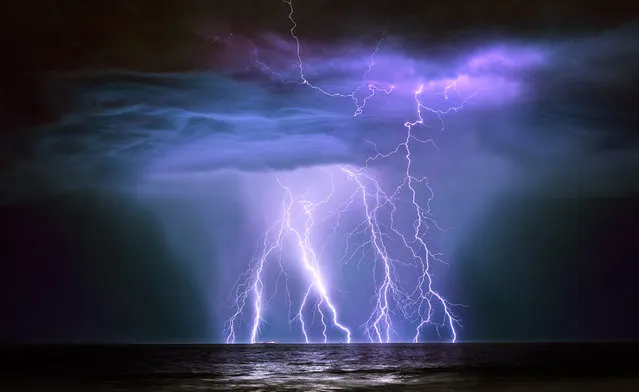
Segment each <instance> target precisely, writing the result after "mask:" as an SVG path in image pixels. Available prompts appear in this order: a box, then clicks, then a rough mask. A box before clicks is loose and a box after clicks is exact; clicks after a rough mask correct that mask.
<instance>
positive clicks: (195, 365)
mask: <svg viewBox="0 0 639 392" xmlns="http://www.w3.org/2000/svg"><path fill="white" fill-rule="evenodd" d="M27 390H28V391H82V390H87V391H88V390H99V391H201V390H214V391H217V390H246V391H286V390H294V391H336V390H379V391H435V392H437V391H539V390H543V391H639V344H636V343H614V344H611V343H588V344H583V343H578V344H577V343H571V344H567V343H561V344H556V343H553V344H548V343H544V344H389V345H376V344H352V345H284V344H281V345H280V344H266V345H253V346H251V345H191V346H182V345H168V346H155V345H133V346H3V347H0V391H27Z"/></svg>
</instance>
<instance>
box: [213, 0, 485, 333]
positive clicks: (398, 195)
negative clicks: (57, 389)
mask: <svg viewBox="0 0 639 392" xmlns="http://www.w3.org/2000/svg"><path fill="white" fill-rule="evenodd" d="M282 2H283V3H285V4H286V5H287V6H288V9H289V14H288V18H289V20H290V22H291V25H292V27H291V29H290V35H291V37H292V39H293V40H294V42H295V54H296V68H297V70H298V71H299V73H298V80H294V81H290V82H292V83H296V84H299V85H301V86H305V87H307V88H311V89H313V90H314V91H316V92H318V93H320V94H324V95H326V96H329V97H334V98H348V99H350V100H352V102H353V104H354V106H355V111H354V113H353V116H354V117H357V116H359V115H360V114H362V113H363V111H364V109H365V106H366V103H367V102H368V101H369V100H370V99H371V98H373V97H374V96H375V94H376V93H378V92H381V93H384V94H386V95H389V94H391V93H392V92H393V90H394V89H395V86H394V85H393V84H389V85H385V84H381V83H377V82H375V81H373V80H369V79H368V78H369V74H370V73H371V71H372V70H373V68H374V66H375V58H376V55H377V54H378V52H379V50H380V47H381V44H382V41H383V39H384V38H383V37H382V39H380V40H379V41H378V43H377V45H376V47H375V50H374V51H373V53H372V55H371V56H370V62H369V64H368V68H367V69H366V71H365V72H364V74H363V76H362V78H361V81H360V84H359V85H358V86H357V88H356V89H355V90H353V91H351V92H346V93H344V92H332V91H328V90H326V89H324V88H322V87H319V86H317V85H315V84H313V83H312V82H311V81H310V80H309V79H308V78H307V77H306V75H305V69H304V61H303V58H302V55H301V40H300V38H299V36H298V35H297V33H296V31H295V30H296V27H297V23H296V21H295V19H294V13H295V11H294V7H293V2H292V0H282ZM251 45H252V47H253V49H254V54H255V58H256V59H255V61H256V64H257V65H258V66H259V67H260V69H262V70H264V71H265V72H267V73H268V74H270V75H276V76H277V77H278V78H279V79H280V80H281V81H282V82H285V81H284V77H283V76H282V75H281V74H279V73H277V72H275V71H273V70H272V69H271V68H269V67H268V66H267V65H266V64H265V63H264V62H262V61H260V60H259V58H258V57H257V48H256V47H255V46H254V45H253V44H251ZM457 82H458V80H454V81H452V82H450V83H449V84H448V85H447V86H446V87H445V89H444V90H443V91H442V92H441V93H440V94H442V95H443V96H444V100H445V101H448V100H449V94H450V93H451V91H456V89H457ZM361 91H366V92H365V93H364V95H363V97H362V94H361ZM413 93H414V105H415V106H414V108H415V118H414V119H413V120H412V121H406V122H405V123H404V128H405V132H406V133H405V138H404V139H403V141H402V142H401V143H399V144H398V145H396V146H395V148H394V149H391V150H390V151H389V152H386V153H382V152H379V150H377V146H376V145H374V147H375V149H376V151H377V153H376V154H375V155H373V156H371V157H369V158H368V159H367V160H366V161H365V162H364V164H363V165H362V167H358V168H355V167H350V166H346V165H341V166H339V170H337V173H338V174H340V175H343V176H345V177H346V178H347V179H349V180H350V182H351V183H352V184H353V191H352V192H351V193H350V197H348V198H347V199H346V200H345V201H342V202H341V203H340V202H339V201H335V200H334V199H335V187H334V181H333V180H334V178H333V175H334V174H333V173H332V172H329V173H328V174H329V176H330V178H331V192H329V193H328V194H327V195H326V197H325V198H324V199H322V200H319V201H312V200H310V197H307V195H302V196H298V195H296V194H295V193H294V192H293V190H292V189H291V188H290V187H288V186H287V185H286V184H284V183H283V182H282V181H281V180H280V179H279V178H277V183H278V184H279V186H280V187H281V188H282V190H283V195H284V197H283V203H282V207H281V215H280V218H279V219H278V221H277V222H276V223H275V224H273V226H271V227H270V228H269V229H268V230H267V231H266V233H265V234H264V236H263V243H262V244H261V247H260V250H259V252H258V254H257V256H256V257H255V258H254V260H253V262H252V264H251V267H250V269H249V270H248V271H247V272H246V274H245V275H242V276H241V279H240V280H238V284H236V286H235V291H234V305H235V306H234V308H235V312H234V313H233V315H232V316H231V317H230V318H229V320H228V323H227V335H226V342H227V343H235V342H236V341H237V333H238V329H239V324H240V323H241V321H242V317H243V315H244V314H245V313H250V314H252V320H251V329H250V331H251V332H250V342H251V343H256V342H258V341H259V340H260V339H259V338H260V328H261V326H262V325H263V323H264V311H265V304H266V303H267V302H268V301H269V300H270V299H269V300H266V301H265V298H264V295H265V293H264V288H265V285H264V273H265V271H266V269H267V268H268V266H269V264H270V263H272V262H273V260H274V259H277V261H278V262H277V266H278V267H279V269H280V276H284V277H285V280H286V282H287V284H286V292H287V296H288V301H289V322H290V323H292V322H295V321H296V322H297V323H299V326H300V330H301V334H302V336H303V338H304V341H305V342H306V343H309V342H311V341H312V340H313V339H312V338H311V336H310V334H311V333H310V330H309V324H310V323H312V320H310V321H309V320H307V317H306V316H307V315H308V313H306V312H305V310H308V309H312V312H313V313H312V314H313V317H315V315H316V314H319V318H320V324H321V331H322V332H321V335H322V337H321V341H322V342H324V343H326V342H328V340H329V338H328V332H327V331H328V330H329V329H334V330H335V331H337V332H338V333H340V334H341V336H342V338H343V340H345V341H346V342H351V336H352V333H351V330H350V329H349V328H347V327H346V326H344V325H343V324H342V323H341V322H340V316H339V309H338V307H337V305H336V302H335V301H334V299H333V298H331V294H330V290H329V288H328V287H327V282H326V279H325V278H324V276H323V274H322V268H321V266H322V260H321V259H320V256H319V255H321V254H323V252H321V251H318V250H317V248H315V247H314V244H313V241H312V238H313V236H312V233H313V229H314V227H315V226H316V220H317V216H316V215H317V214H322V218H321V221H326V220H329V219H333V218H335V224H334V226H333V231H332V234H331V236H330V237H332V236H333V235H334V234H335V233H336V231H337V229H338V227H339V226H340V218H341V216H342V214H343V213H345V212H346V211H353V210H357V209H359V210H361V214H362V216H363V219H362V221H361V223H360V224H358V225H356V226H355V228H354V229H353V230H352V231H351V232H350V233H349V234H348V235H347V236H346V242H347V246H346V251H345V252H344V257H343V258H342V260H341V261H342V262H343V263H344V264H346V263H348V262H350V260H352V259H353V258H354V257H356V255H358V254H359V255H360V257H361V258H365V257H366V255H367V254H368V253H367V252H369V253H370V254H371V255H372V258H373V270H372V275H373V280H374V282H375V293H374V300H373V310H372V311H371V313H370V317H369V318H368V319H367V320H366V321H365V322H364V323H363V325H362V326H361V327H362V329H363V334H364V336H365V337H366V338H367V339H368V340H369V341H370V342H377V343H389V342H391V341H392V339H393V338H392V337H393V336H394V335H397V331H396V330H395V327H394V321H393V320H394V318H395V317H397V316H399V317H402V318H403V319H405V320H408V321H410V322H412V323H413V325H416V327H415V329H414V334H413V337H412V341H413V342H419V341H421V340H422V336H423V335H422V334H423V331H424V329H425V328H426V327H428V326H432V327H434V328H435V329H436V331H437V333H438V334H439V333H440V330H441V329H446V330H447V331H448V335H447V336H449V339H450V340H451V341H452V342H455V341H456V340H457V327H458V326H459V325H460V323H459V319H458V318H457V316H456V315H455V313H454V312H453V309H454V307H455V306H458V305H456V304H452V303H450V302H449V301H448V300H446V299H445V298H444V296H443V295H442V294H441V293H440V292H439V291H438V290H437V289H436V288H435V287H434V282H433V273H432V268H431V267H432V263H433V262H442V263H443V261H442V260H441V258H440V254H437V253H433V252H431V250H430V249H429V246H428V244H427V242H426V239H425V236H426V234H427V232H428V231H429V230H431V229H436V230H442V229H441V228H440V227H439V226H438V225H437V223H436V221H435V220H434V217H433V215H432V213H431V207H430V202H431V200H432V199H433V197H434V193H433V189H432V188H431V187H430V185H429V183H428V179H427V178H426V177H419V176H417V175H416V174H415V170H414V162H413V159H412V156H413V155H412V154H413V149H414V148H415V147H416V146H415V143H418V144H428V143H432V144H433V145H434V143H433V141H432V140H430V139H429V140H424V139H421V138H418V137H417V136H416V135H415V130H416V128H417V127H420V126H423V125H424V123H425V120H424V116H423V114H424V113H425V112H428V113H431V114H432V115H434V116H435V117H437V118H438V119H439V121H440V123H441V125H442V129H444V121H443V116H445V115H447V114H449V113H452V112H457V111H459V110H461V109H462V108H463V107H464V105H465V104H466V103H467V102H468V100H470V99H471V98H472V97H473V96H474V95H475V94H476V93H477V92H475V93H473V94H472V95H470V96H468V97H466V98H465V99H464V100H462V101H461V102H460V103H459V104H457V105H450V106H448V107H447V108H445V109H436V108H432V107H429V106H427V105H425V104H424V103H423V100H422V99H421V96H422V94H423V93H424V86H423V85H421V86H417V89H416V90H414V92H413ZM435 147H436V146H435ZM391 156H399V157H401V158H402V159H403V162H404V165H403V175H402V176H403V178H402V179H401V181H400V182H399V185H397V186H396V187H395V188H394V189H391V190H392V192H390V191H387V190H385V188H384V186H383V185H382V183H381V182H380V181H378V180H377V179H376V177H375V175H374V172H373V170H371V168H370V166H369V165H371V164H372V163H373V162H375V161H378V160H384V159H386V158H390V157H391ZM359 201H361V203H360V202H359ZM332 202H335V203H337V205H338V208H337V210H334V211H333V212H332V213H326V212H324V210H321V209H320V207H322V206H325V205H327V204H328V203H332ZM400 204H401V205H407V206H408V208H409V210H410V211H412V212H411V215H412V216H413V217H414V219H413V222H412V225H411V228H410V229H409V230H407V229H406V228H404V227H401V225H400V224H398V222H397V221H398V219H397V213H398V210H399V208H400ZM362 236H363V237H364V238H366V240H365V241H364V242H363V243H362V244H360V245H359V246H357V247H356V248H355V249H350V243H349V241H350V240H351V239H352V238H355V237H362ZM329 239H330V238H329ZM326 243H328V239H327V240H326ZM288 244H293V248H294V249H295V260H296V262H297V263H298V264H299V266H300V267H301V269H302V270H304V271H305V276H306V277H307V279H308V282H307V284H308V286H307V289H306V290H305V291H304V295H303V296H302V298H301V299H300V300H299V306H298V308H297V311H296V312H295V313H294V314H293V311H292V304H293V301H292V298H291V293H290V290H289V289H288V273H287V272H286V269H285V268H284V265H283V262H282V254H283V252H284V249H285V248H286V247H287V246H288ZM390 244H393V247H391V246H390ZM397 244H400V246H399V248H401V249H399V250H397ZM405 267H407V268H412V269H413V271H415V272H416V276H417V279H416V283H414V284H412V285H408V286H409V287H410V288H407V287H406V286H407V284H405V283H404V282H403V281H402V280H401V279H400V276H399V273H398V268H405ZM379 271H381V272H379ZM380 275H381V279H379V276H380ZM277 281H279V277H278V279H277ZM275 291H277V283H276V286H275ZM274 297H275V293H273V294H272V296H271V297H270V298H271V299H272V298H274ZM249 308H252V309H250V310H249Z"/></svg>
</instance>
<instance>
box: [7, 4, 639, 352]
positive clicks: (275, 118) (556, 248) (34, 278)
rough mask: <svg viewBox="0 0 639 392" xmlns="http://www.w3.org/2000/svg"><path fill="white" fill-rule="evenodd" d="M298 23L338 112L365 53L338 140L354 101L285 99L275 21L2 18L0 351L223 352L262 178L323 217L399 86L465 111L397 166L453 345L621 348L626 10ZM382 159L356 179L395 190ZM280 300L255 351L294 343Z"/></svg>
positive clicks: (350, 317)
mask: <svg viewBox="0 0 639 392" xmlns="http://www.w3.org/2000/svg"><path fill="white" fill-rule="evenodd" d="M293 4H294V7H295V14H294V18H295V21H296V23H297V28H296V30H295V32H296V34H297V36H299V39H300V42H301V56H302V58H303V59H304V64H305V75H306V76H307V77H308V78H309V80H311V81H312V83H313V84H315V85H318V86H321V87H322V88H323V89H326V90H327V91H352V90H353V89H354V88H356V87H357V86H358V84H359V83H360V81H361V79H362V75H363V73H364V72H365V71H366V69H367V65H368V64H369V62H370V58H371V54H372V53H373V52H374V51H375V48H376V44H377V43H378V41H379V40H380V38H381V37H382V36H384V37H385V38H384V40H383V42H382V44H381V45H380V46H379V51H378V52H377V54H376V56H377V57H376V63H375V67H374V68H373V69H372V71H371V72H370V74H369V75H368V76H369V77H370V78H371V79H374V80H376V81H378V82H379V83H380V84H382V85H385V86H390V85H393V86H394V90H393V92H392V93H391V94H388V95H386V94H383V93H379V94H376V95H375V96H374V97H372V98H371V99H370V100H368V101H367V103H366V107H365V108H364V109H363V112H362V114H361V115H359V116H357V117H353V112H354V110H355V106H354V105H353V101H352V100H351V99H349V98H346V99H344V98H339V97H337V98H334V97H327V96H325V95H322V94H321V93H320V92H317V91H315V90H313V89H311V88H309V87H308V86H301V85H298V84H295V83H282V80H296V78H298V79H299V70H298V69H297V68H296V64H297V63H296V53H295V41H294V40H293V37H292V36H291V35H290V32H289V30H290V29H291V27H292V25H291V21H290V20H289V19H288V14H289V9H288V6H287V5H286V4H284V3H282V2H281V1H279V0H255V1H252V0H251V1H237V0H233V1H227V0H208V1H207V0H175V1H172V0H154V1H150V0H149V1H147V0H112V1H109V2H104V1H75V0H66V1H65V0H63V1H45V2H32V1H13V0H12V1H10V2H9V4H8V5H4V6H3V8H5V9H6V10H5V11H3V12H0V15H2V16H0V18H1V20H0V22H1V23H0V29H2V37H3V38H2V39H1V40H0V43H1V44H0V45H2V46H1V47H0V49H1V50H2V54H3V60H2V61H1V62H0V63H1V65H0V70H1V72H0V320H1V321H0V342H30V343H35V342H55V343H69V342H84V343H89V342H90V343H96V342H97V343H102V342H106V343H189V342H223V341H225V338H226V336H227V331H225V330H224V328H225V322H226V320H227V319H228V318H229V317H230V316H231V315H232V314H233V311H234V310H233V309H234V308H233V302H232V298H231V294H232V292H233V285H234V283H235V282H236V280H237V279H238V276H239V275H240V274H241V273H242V272H244V271H245V270H246V269H247V268H249V263H250V262H251V258H252V257H254V256H255V248H256V246H258V247H259V244H260V236H261V235H262V234H263V233H264V232H265V230H267V229H268V228H269V227H270V226H271V225H273V221H274V217H275V216H276V215H277V213H278V211H279V209H280V208H281V205H282V197H283V193H282V188H281V187H279V186H278V183H277V181H275V176H276V175H277V176H280V175H281V178H282V179H285V180H287V181H288V183H287V184H289V185H290V186H291V187H294V188H295V189H296V190H297V191H299V193H304V191H305V189H311V190H312V191H311V192H310V193H311V194H315V193H313V192H317V194H315V195H318V194H319V195H324V196H325V195H326V192H327V191H330V187H331V185H330V182H329V181H328V180H327V176H326V175H325V171H326V170H329V171H331V170H332V173H334V172H335V170H336V169H335V168H337V167H339V165H342V164H346V165H351V166H354V167H358V166H361V165H363V164H364V162H366V159H367V158H368V157H371V156H374V155H375V154H376V152H377V151H381V152H388V151H392V150H393V149H394V148H395V147H396V146H397V145H398V143H401V142H402V140H403V139H402V138H405V135H406V129H405V128H404V127H403V124H404V122H405V121H415V120H416V119H417V118H416V117H415V116H416V112H415V105H414V102H415V101H414V97H413V94H414V90H415V89H417V88H418V87H419V86H420V85H423V86H426V87H425V90H424V93H423V99H424V102H425V103H426V104H428V105H433V106H437V105H444V106H437V107H438V108H440V109H441V108H446V107H448V106H446V105H460V104H461V103H462V102H463V105H464V107H463V109H462V110H460V111H458V112H452V113H450V114H448V115H445V116H443V117H442V119H441V121H440V119H439V118H437V116H435V115H432V113H431V114H430V115H429V114H428V113H425V115H424V120H425V121H424V124H423V126H420V127H418V128H415V129H416V132H417V136H418V137H419V138H422V139H430V140H432V141H433V142H434V144H436V147H435V146H434V145H433V144H418V145H417V146H416V147H414V151H413V152H412V154H413V155H412V156H413V159H414V162H415V167H416V168H417V169H418V170H419V176H427V177H428V179H429V185H430V187H431V188H432V189H433V191H434V194H435V196H434V198H433V199H432V202H431V210H432V214H433V215H434V216H435V217H436V220H437V223H438V224H439V225H440V226H441V227H444V228H446V229H447V230H445V231H444V232H439V231H436V230H435V231H434V233H428V234H427V235H426V237H425V238H426V239H427V240H428V241H429V244H432V246H433V249H435V251H434V252H435V253H442V254H443V256H442V258H443V259H444V260H445V263H447V264H442V263H438V266H437V267H436V268H435V269H434V273H435V285H436V286H437V290H439V291H441V293H445V296H446V298H448V299H449V300H450V302H451V303H456V304H463V305H464V306H460V307H456V308H455V313H456V314H457V315H458V316H459V319H460V321H461V324H462V325H463V327H460V328H458V330H457V333H458V337H459V340H460V341H503V340H506V341H540V340H543V341H556V340H571V341H572V340H580V341H581V340H636V339H639V315H637V311H636V308H637V305H636V304H637V301H639V286H638V285H637V276H639V275H638V274H639V264H638V263H639V241H637V233H639V222H638V220H637V217H639V133H638V132H639V115H638V114H637V107H639V106H637V105H638V104H639V89H637V82H638V81H639V66H637V64H639V49H638V46H637V42H639V14H638V13H637V12H636V11H635V10H634V8H636V6H635V5H634V4H632V2H631V1H621V0H620V1H617V0H608V1H591V2H583V1H572V0H571V1H561V2H559V1H550V0H548V1H546V0H544V1H511V2H506V3H504V2H502V1H483V2H478V1H455V0H453V1H438V2H414V1H397V0H395V1H390V0H374V1H359V0H358V1H343V2H338V1H328V0H307V1H301V0H300V1H298V2H294V3H293ZM7 7H8V9H7ZM264 65H266V66H268V67H269V69H270V70H272V71H274V72H277V73H278V74H279V75H274V74H273V72H270V71H269V70H267V69H266V68H265V66H264ZM280 78H281V79H280ZM453 80H457V81H458V86H457V87H458V91H457V92H456V93H455V94H451V97H450V99H449V100H444V99H442V95H441V94H438V93H441V92H442V91H443V89H444V88H445V87H446V85H447V83H450V81H453ZM358 97H360V98H362V97H363V96H358ZM468 97H471V98H469V99H468V100H467V101H466V100H465V98H468ZM375 146H376V147H375ZM376 149H377V150H376ZM401 158H402V156H401V155H400V156H399V157H391V158H390V159H389V160H388V161H384V162H375V164H374V165H373V166H374V168H373V170H374V171H375V173H376V175H378V176H379V177H378V178H379V179H380V181H382V182H383V183H384V184H386V185H388V186H397V185H398V184H397V179H398V178H399V182H401V181H402V179H403V177H398V176H401V175H402V174H403V173H402V170H403V168H404V166H403V164H405V163H403V162H404V161H403V160H402V159H401ZM338 172H339V170H338ZM334 185H335V189H336V197H340V196H344V195H346V198H348V195H349V194H350V193H351V192H352V190H353V189H354V188H352V186H353V184H352V182H351V183H349V182H348V181H347V180H346V179H344V178H342V177H339V179H337V180H335V182H334ZM348 187H351V188H348ZM321 197H323V196H320V198H321ZM420 202H422V203H423V202H425V200H421V201H420ZM316 218H317V220H318V221H319V220H320V219H321V217H316ZM351 218H352V219H355V220H357V218H356V217H350V216H347V217H346V218H345V219H346V223H345V226H344V230H342V228H338V229H337V235H336V236H335V237H334V238H337V239H341V240H344V238H345V237H346V234H347V232H348V231H349V230H350V229H352V228H353V226H350V229H349V230H346V228H347V227H348V224H349V221H348V220H349V219H351ZM360 218H361V217H360ZM409 218H410V217H400V218H399V221H400V222H399V224H400V225H404V224H405V225H407V227H408V226H410V224H411V222H412V220H411V219H409ZM402 220H403V221H402ZM327 227H328V228H329V229H330V228H332V226H331V225H328V226H327ZM327 234H328V230H327V229H326V228H324V229H323V230H319V231H318V234H317V236H316V237H314V241H316V242H315V244H316V246H317V247H318V248H322V247H324V248H325V250H326V249H328V250H326V251H325V252H324V253H323V260H324V261H323V263H324V264H323V265H324V266H325V274H326V276H327V281H328V282H329V283H330V284H329V287H330V291H331V295H332V297H333V298H334V299H335V303H336V304H337V305H338V307H339V308H340V309H341V310H342V313H343V320H344V322H345V323H346V324H348V325H349V327H351V329H352V331H354V332H353V335H354V338H355V340H358V341H365V340H366V339H365V338H364V335H363V332H362V330H361V329H360V328H359V326H360V325H361V324H362V323H364V322H365V321H366V319H367V318H368V317H369V316H370V312H371V310H372V307H371V302H370V298H371V295H370V293H369V291H370V290H371V284H372V280H371V271H370V268H371V265H373V264H374V260H373V259H371V257H372V256H371V254H370V253H368V254H366V253H365V254H364V256H363V259H364V261H363V264H362V265H359V266H358V267H360V268H355V267H356V266H355V265H354V264H350V263H349V264H347V265H340V261H339V260H340V258H341V256H342V255H343V252H344V248H343V245H344V244H343V243H342V244H341V245H340V244H338V245H340V246H342V247H341V248H340V247H338V246H337V245H335V243H334V241H333V240H329V238H328V237H327ZM355 237H357V236H355ZM355 240H356V241H358V240H359V241H360V242H361V241H362V239H361V238H359V239H358V238H355ZM331 241H333V242H331ZM390 246H394V245H392V244H391V245H390ZM277 278H278V274H277V271H270V272H268V273H267V274H266V275H265V278H264V279H265V280H267V281H269V280H270V281H271V282H275V280H276V279H277ZM291 279H292V282H291V291H292V292H293V296H294V297H295V295H296V294H295V293H296V292H298V291H300V290H302V294H303V290H305V287H306V286H302V285H299V284H297V283H296V281H295V278H293V277H292V278H291ZM278 282H279V284H283V280H281V279H280V280H279V281H278ZM367 290H368V291H367ZM279 293H280V294H278V295H280V296H279V297H274V300H273V302H271V303H269V305H268V308H267V312H268V317H267V321H268V322H267V323H266V324H265V326H264V327H263V329H262V338H263V339H264V340H277V341H299V340H300V335H299V332H298V331H297V330H296V328H297V327H296V324H295V323H293V326H294V327H293V329H292V330H291V329H289V325H288V324H287V312H288V311H289V309H288V305H287V304H286V303H284V302H283V301H282V299H284V297H281V294H282V293H283V291H281V290H280V292H279ZM367 293H369V294H367ZM248 312H249V314H250V309H248ZM309 314H310V313H309ZM436 315H437V314H436ZM437 316H438V317H439V316H440V315H437ZM309 317H310V316H309ZM249 318H250V317H249ZM248 320H249V319H248V318H247V319H246V320H245V323H250V321H248ZM400 324H401V323H399V324H398V325H400ZM408 324H410V322H408V323H407V325H408ZM403 327H404V326H402V325H400V326H399V327H398V329H399V331H398V332H399V334H398V336H395V337H394V340H397V341H406V340H410V339H411V338H412V334H411V333H409V332H406V331H404V330H403V329H402V328H403ZM242 328H243V329H242V330H241V331H240V332H241V334H242V336H241V337H238V340H240V341H246V339H247V336H246V333H247V329H246V325H244V327H242ZM407 328H408V327H407ZM291 331H292V332H291ZM314 331H317V330H314ZM441 332H442V337H441V338H442V339H443V340H447V339H448V335H447V333H448V332H446V329H445V328H443V329H442V330H441ZM332 333H333V335H331V337H332V338H334V340H337V339H338V338H337V336H338V335H339V334H336V333H335V331H333V332H332ZM423 336H424V339H425V340H440V337H438V336H437V334H436V331H435V330H431V331H429V332H428V333H425V334H424V335H423Z"/></svg>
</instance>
